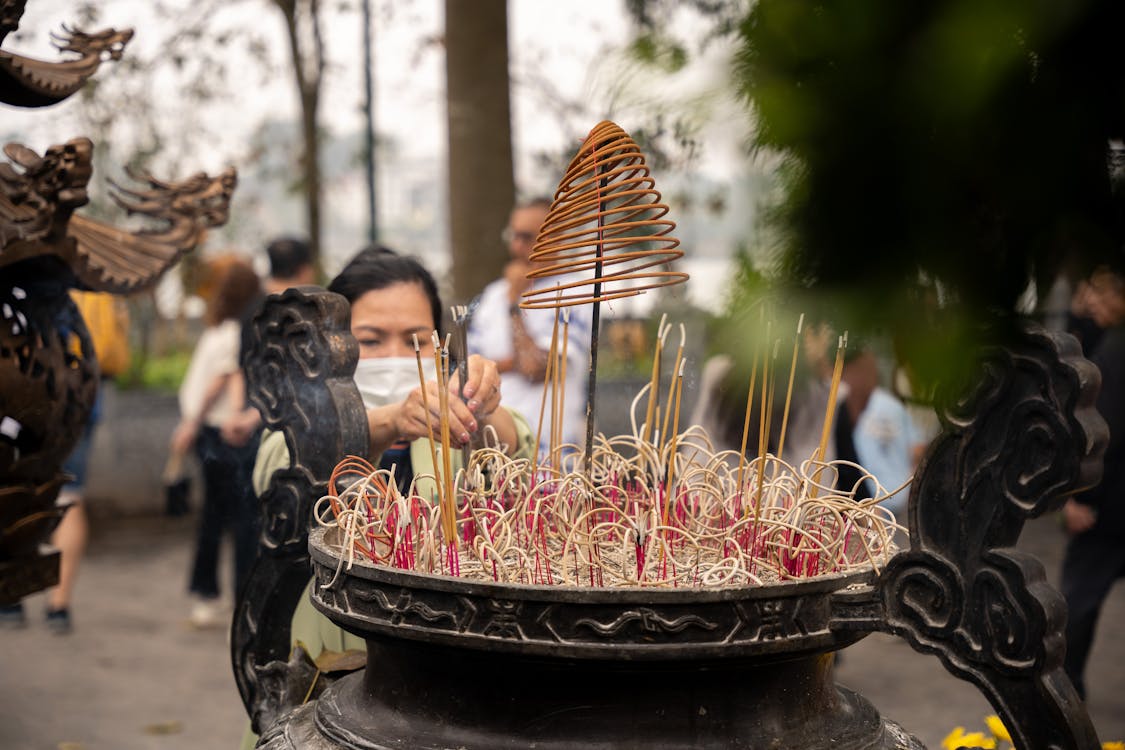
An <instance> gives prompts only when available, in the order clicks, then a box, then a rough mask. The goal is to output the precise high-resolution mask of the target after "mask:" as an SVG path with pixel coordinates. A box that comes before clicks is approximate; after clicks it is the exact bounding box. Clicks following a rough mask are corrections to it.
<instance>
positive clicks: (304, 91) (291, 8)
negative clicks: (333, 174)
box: [271, 0, 324, 264]
mask: <svg viewBox="0 0 1125 750" xmlns="http://www.w3.org/2000/svg"><path fill="white" fill-rule="evenodd" d="M271 2H272V3H273V4H274V5H275V6H277V9H278V10H279V11H281V15H282V16H283V17H284V19H285V30H286V33H287V38H288V41H289V55H290V61H291V63H292V68H291V70H292V73H293V78H294V82H295V83H296V84H297V98H298V101H299V102H300V104H301V141H302V153H301V172H302V182H303V188H304V190H303V192H304V197H305V216H306V220H307V222H308V227H307V228H308V236H309V248H310V249H311V250H312V255H313V258H314V262H317V263H318V264H319V259H320V241H321V231H320V208H321V188H320V139H319V135H318V133H317V114H318V112H319V110H320V92H321V87H322V86H323V83H324V37H323V35H322V34H321V14H322V12H323V6H322V5H321V3H320V2H319V0H271Z"/></svg>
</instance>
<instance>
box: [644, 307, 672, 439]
mask: <svg viewBox="0 0 1125 750" xmlns="http://www.w3.org/2000/svg"><path fill="white" fill-rule="evenodd" d="M666 320H668V313H664V314H663V315H661V316H660V325H658V326H657V327H656V349H655V350H654V351H653V353H652V378H651V379H650V380H649V389H648V409H647V410H646V411H645V426H644V435H643V437H642V439H643V440H644V441H645V442H646V443H647V442H648V441H649V438H650V437H652V422H653V420H654V419H655V418H656V413H657V409H658V408H659V407H658V406H657V400H658V398H657V394H658V392H659V390H660V355H661V354H662V353H663V351H664V338H665V337H666V336H667V335H668V328H671V326H669V327H668V328H665V327H664V324H665V321H666Z"/></svg>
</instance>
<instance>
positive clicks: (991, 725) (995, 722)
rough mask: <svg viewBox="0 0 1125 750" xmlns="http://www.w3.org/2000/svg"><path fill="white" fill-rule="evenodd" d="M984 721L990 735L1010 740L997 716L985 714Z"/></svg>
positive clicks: (1006, 740)
mask: <svg viewBox="0 0 1125 750" xmlns="http://www.w3.org/2000/svg"><path fill="white" fill-rule="evenodd" d="M984 723H985V724H988V731H990V732H992V736H993V737H995V738H996V739H998V740H1004V741H1005V742H1011V741H1012V736H1011V735H1010V734H1008V730H1007V729H1006V728H1005V727H1004V722H1002V721H1000V717H999V716H986V717H984ZM1122 750H1125V748H1122Z"/></svg>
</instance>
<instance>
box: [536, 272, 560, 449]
mask: <svg viewBox="0 0 1125 750" xmlns="http://www.w3.org/2000/svg"><path fill="white" fill-rule="evenodd" d="M559 294H560V295H561V294H562V293H561V292H560V293H559ZM558 342H559V316H558V312H556V313H555V323H554V326H553V327H552V329H551V348H550V350H549V351H548V353H547V372H546V373H545V374H544V377H543V398H542V400H541V401H540V402H539V425H538V427H537V428H536V430H535V463H536V465H538V464H539V446H540V445H541V443H540V442H539V441H540V439H542V437H543V418H544V417H545V416H546V411H547V394H548V393H549V392H550V391H551V388H552V385H551V378H552V377H553V376H554V368H555V348H556V347H557V346H558ZM551 405H552V407H553V406H554V401H553V400H552V404H551ZM547 435H548V437H547V441H548V442H550V432H548V433H547ZM552 455H553V454H550V453H549V454H548V456H547V460H548V461H550V460H551V457H552Z"/></svg>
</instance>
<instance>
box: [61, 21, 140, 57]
mask: <svg viewBox="0 0 1125 750" xmlns="http://www.w3.org/2000/svg"><path fill="white" fill-rule="evenodd" d="M132 38H133V30H132V29H122V30H120V31H118V30H117V29H102V30H101V31H93V32H89V33H87V32H85V31H81V30H79V29H75V28H71V27H70V26H66V25H64V26H63V30H62V33H55V32H51V40H52V42H53V43H54V46H55V49H57V50H59V51H60V52H73V53H75V54H77V55H80V56H81V58H82V59H92V58H97V59H98V60H100V61H102V62H105V61H107V60H115V61H116V60H120V59H121V56H122V55H123V54H124V52H125V46H126V45H127V44H128V43H129V41H130V40H131V39H132Z"/></svg>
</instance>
